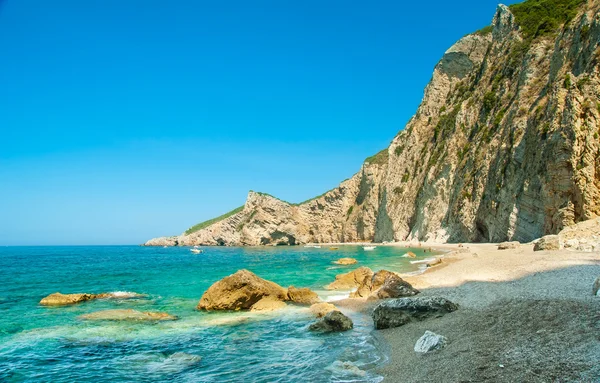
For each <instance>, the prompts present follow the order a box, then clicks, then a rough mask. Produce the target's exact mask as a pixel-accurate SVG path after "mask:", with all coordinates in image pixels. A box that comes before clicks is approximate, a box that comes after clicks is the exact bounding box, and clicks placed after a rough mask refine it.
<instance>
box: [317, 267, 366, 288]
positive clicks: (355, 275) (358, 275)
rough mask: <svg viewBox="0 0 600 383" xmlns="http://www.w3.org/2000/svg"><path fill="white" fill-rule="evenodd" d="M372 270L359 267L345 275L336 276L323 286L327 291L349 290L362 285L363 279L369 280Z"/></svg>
mask: <svg viewBox="0 0 600 383" xmlns="http://www.w3.org/2000/svg"><path fill="white" fill-rule="evenodd" d="M372 276H373V270H371V269H369V268H368V267H365V266H363V267H359V268H358V269H356V270H352V271H350V272H348V273H345V274H338V275H336V277H335V281H333V282H332V283H330V284H328V285H327V286H325V288H326V289H327V290H350V289H353V288H356V287H359V286H360V285H361V284H363V282H364V280H365V278H369V279H370V278H371V277H372Z"/></svg>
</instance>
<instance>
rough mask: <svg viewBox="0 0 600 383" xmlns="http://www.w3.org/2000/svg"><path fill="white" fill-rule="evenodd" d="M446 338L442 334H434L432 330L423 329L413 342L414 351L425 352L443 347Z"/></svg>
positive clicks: (446, 340)
mask: <svg viewBox="0 0 600 383" xmlns="http://www.w3.org/2000/svg"><path fill="white" fill-rule="evenodd" d="M447 342H448V338H446V337H445V336H443V335H439V334H436V333H434V332H432V331H429V330H427V331H425V334H423V336H422V337H420V338H419V340H417V343H415V347H414V350H415V352H420V353H427V352H430V351H434V350H440V349H442V348H444V346H445V345H446V343H447Z"/></svg>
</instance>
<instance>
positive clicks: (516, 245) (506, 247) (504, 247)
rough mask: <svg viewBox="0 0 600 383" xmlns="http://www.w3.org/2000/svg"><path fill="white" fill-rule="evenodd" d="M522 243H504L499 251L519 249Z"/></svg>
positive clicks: (500, 245)
mask: <svg viewBox="0 0 600 383" xmlns="http://www.w3.org/2000/svg"><path fill="white" fill-rule="evenodd" d="M520 245H521V243H519V242H517V241H513V242H502V243H500V244H498V250H510V249H518V248H519V246H520Z"/></svg>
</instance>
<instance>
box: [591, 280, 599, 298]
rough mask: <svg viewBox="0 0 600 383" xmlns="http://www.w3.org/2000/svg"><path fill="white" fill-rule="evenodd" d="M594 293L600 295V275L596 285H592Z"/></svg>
mask: <svg viewBox="0 0 600 383" xmlns="http://www.w3.org/2000/svg"><path fill="white" fill-rule="evenodd" d="M592 295H595V296H600V277H598V278H596V282H594V286H593V287H592Z"/></svg>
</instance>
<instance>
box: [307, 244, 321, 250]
mask: <svg viewBox="0 0 600 383" xmlns="http://www.w3.org/2000/svg"><path fill="white" fill-rule="evenodd" d="M304 247H309V248H313V249H320V248H321V246H319V245H304Z"/></svg>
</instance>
